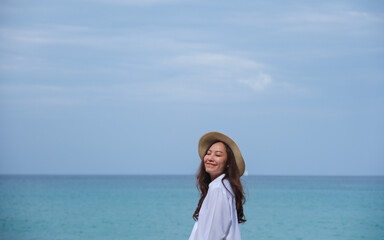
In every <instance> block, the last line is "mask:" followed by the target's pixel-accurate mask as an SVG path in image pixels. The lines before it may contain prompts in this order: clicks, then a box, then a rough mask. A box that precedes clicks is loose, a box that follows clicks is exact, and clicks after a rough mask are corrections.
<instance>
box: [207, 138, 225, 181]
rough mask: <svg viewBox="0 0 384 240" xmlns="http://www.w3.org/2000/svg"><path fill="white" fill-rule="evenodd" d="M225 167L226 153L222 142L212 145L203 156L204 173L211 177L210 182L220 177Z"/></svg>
mask: <svg viewBox="0 0 384 240" xmlns="http://www.w3.org/2000/svg"><path fill="white" fill-rule="evenodd" d="M226 165H227V151H226V149H225V145H224V143H222V142H217V143H214V144H213V145H212V146H211V147H210V148H209V149H208V152H207V154H206V155H205V156H204V167H205V171H206V172H207V173H208V174H209V175H210V176H211V180H213V179H215V178H216V177H218V176H220V175H221V174H222V173H223V172H224V169H225V168H226Z"/></svg>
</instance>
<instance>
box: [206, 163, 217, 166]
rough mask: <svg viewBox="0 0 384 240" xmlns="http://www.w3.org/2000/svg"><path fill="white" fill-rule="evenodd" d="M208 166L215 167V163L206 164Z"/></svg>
mask: <svg viewBox="0 0 384 240" xmlns="http://www.w3.org/2000/svg"><path fill="white" fill-rule="evenodd" d="M206 165H209V166H215V165H214V164H213V163H206Z"/></svg>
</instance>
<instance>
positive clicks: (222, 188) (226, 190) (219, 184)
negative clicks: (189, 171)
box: [208, 179, 234, 197]
mask: <svg viewBox="0 0 384 240" xmlns="http://www.w3.org/2000/svg"><path fill="white" fill-rule="evenodd" d="M208 192H211V193H213V192H216V193H222V194H224V195H225V196H227V197H232V196H234V194H233V191H232V188H231V184H230V183H229V181H228V179H224V180H223V181H222V180H220V181H216V182H214V183H213V184H211V185H209V189H208Z"/></svg>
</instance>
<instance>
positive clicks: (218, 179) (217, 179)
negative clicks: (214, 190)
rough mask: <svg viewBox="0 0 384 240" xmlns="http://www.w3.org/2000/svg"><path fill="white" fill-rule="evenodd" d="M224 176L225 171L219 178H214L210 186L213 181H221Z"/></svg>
mask: <svg viewBox="0 0 384 240" xmlns="http://www.w3.org/2000/svg"><path fill="white" fill-rule="evenodd" d="M224 177H225V173H223V174H221V175H220V176H218V177H217V178H215V180H213V181H212V182H210V183H209V185H208V187H209V186H211V184H212V183H215V182H218V181H221V180H222V179H223V178H224Z"/></svg>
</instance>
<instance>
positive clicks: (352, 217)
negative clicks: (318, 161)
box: [0, 176, 384, 240]
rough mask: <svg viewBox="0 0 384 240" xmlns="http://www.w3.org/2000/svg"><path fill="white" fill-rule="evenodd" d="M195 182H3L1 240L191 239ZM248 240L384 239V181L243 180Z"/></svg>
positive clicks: (17, 178)
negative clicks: (189, 237) (245, 194)
mask: <svg viewBox="0 0 384 240" xmlns="http://www.w3.org/2000/svg"><path fill="white" fill-rule="evenodd" d="M194 181H195V180H194V177H193V176H0V239H9V240H13V239H15V240H16V239H17V240H20V239H39V240H48V239H49V240H51V239H103V240H105V239H144V240H145V239H157V240H161V239H188V236H189V234H190V232H191V230H192V227H193V223H194V222H193V220H192V213H193V211H194V209H195V207H196V204H197V200H198V194H197V190H196V188H195V185H194ZM243 182H244V185H245V187H246V192H247V202H246V204H245V206H244V208H245V214H246V218H247V219H248V221H247V222H246V223H245V224H243V225H242V238H243V239H257V240H259V239H260V240H261V239H281V240H289V239H310V240H316V239H319V240H320V239H321V240H323V239H324V240H331V239H335V240H339V239H345V240H353V239H380V240H382V239H384V177H261V176H247V177H243Z"/></svg>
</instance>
